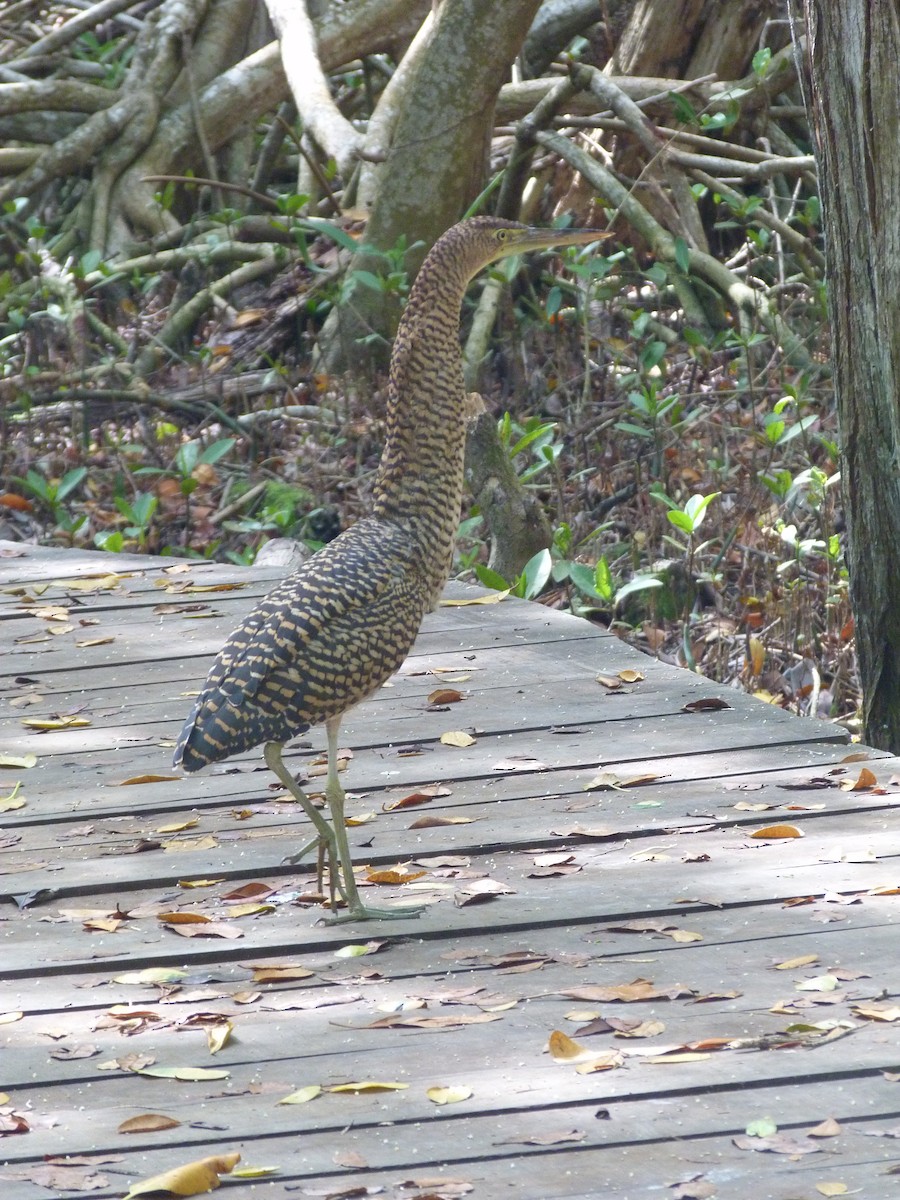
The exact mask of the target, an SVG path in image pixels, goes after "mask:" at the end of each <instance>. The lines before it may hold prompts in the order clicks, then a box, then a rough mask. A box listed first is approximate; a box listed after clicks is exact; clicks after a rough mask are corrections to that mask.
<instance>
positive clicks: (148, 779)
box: [113, 775, 180, 787]
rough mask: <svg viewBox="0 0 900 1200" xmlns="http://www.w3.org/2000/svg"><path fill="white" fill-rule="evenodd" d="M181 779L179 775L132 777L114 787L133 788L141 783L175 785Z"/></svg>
mask: <svg viewBox="0 0 900 1200" xmlns="http://www.w3.org/2000/svg"><path fill="white" fill-rule="evenodd" d="M179 778H180V776H178V775H132V776H131V777H130V778H129V779H123V780H122V781H121V782H120V783H117V784H114V785H113V786H114V787H132V786H133V785H136V784H139V783H174V782H175V781H176V780H177V779H179Z"/></svg>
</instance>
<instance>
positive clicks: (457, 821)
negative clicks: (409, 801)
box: [409, 816, 475, 829]
mask: <svg viewBox="0 0 900 1200" xmlns="http://www.w3.org/2000/svg"><path fill="white" fill-rule="evenodd" d="M474 820H475V818H474V817H435V816H428V817H419V819H418V820H417V821H413V823H412V824H411V825H410V827H409V828H410V829H440V828H441V827H442V826H444V825H471V824H472V822H473V821H474Z"/></svg>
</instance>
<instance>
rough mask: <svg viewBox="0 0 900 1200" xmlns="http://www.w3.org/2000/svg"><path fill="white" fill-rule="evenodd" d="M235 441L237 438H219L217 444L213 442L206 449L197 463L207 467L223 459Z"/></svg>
mask: <svg viewBox="0 0 900 1200" xmlns="http://www.w3.org/2000/svg"><path fill="white" fill-rule="evenodd" d="M236 441H237V438H221V439H220V440H219V441H218V442H213V443H212V445H211V446H207V447H206V449H205V450H204V451H203V453H202V454H201V455H200V457H199V459H198V460H197V461H198V462H202V463H206V464H207V465H208V466H209V465H212V463H217V462H218V461H219V459H220V458H224V457H225V455H226V454H227V453H228V451H229V450H230V449H231V447H232V446H233V445H234V444H235V442H236Z"/></svg>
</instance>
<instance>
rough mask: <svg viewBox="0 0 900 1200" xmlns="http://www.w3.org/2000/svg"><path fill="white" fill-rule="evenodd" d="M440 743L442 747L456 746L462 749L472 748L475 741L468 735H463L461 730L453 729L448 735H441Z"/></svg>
mask: <svg viewBox="0 0 900 1200" xmlns="http://www.w3.org/2000/svg"><path fill="white" fill-rule="evenodd" d="M441 743H442V745H444V746H458V747H459V748H460V749H464V748H465V747H466V746H474V745H475V739H474V738H473V737H472V735H471V734H470V733H464V732H463V731H462V730H461V729H454V730H451V731H450V732H449V733H442V734H441Z"/></svg>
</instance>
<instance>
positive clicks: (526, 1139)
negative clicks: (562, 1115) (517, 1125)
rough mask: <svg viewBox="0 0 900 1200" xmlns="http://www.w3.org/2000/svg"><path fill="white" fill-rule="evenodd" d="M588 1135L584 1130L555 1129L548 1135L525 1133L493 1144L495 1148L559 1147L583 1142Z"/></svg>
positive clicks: (549, 1131)
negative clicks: (564, 1143) (564, 1144)
mask: <svg viewBox="0 0 900 1200" xmlns="http://www.w3.org/2000/svg"><path fill="white" fill-rule="evenodd" d="M586 1137H587V1134H586V1133H585V1132H584V1130H582V1129H553V1130H548V1132H547V1133H523V1134H521V1135H519V1136H518V1137H511V1138H507V1139H506V1140H505V1141H502V1142H492V1143H491V1144H492V1145H494V1146H559V1145H562V1143H563V1142H583V1141H584V1139H585V1138H586Z"/></svg>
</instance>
